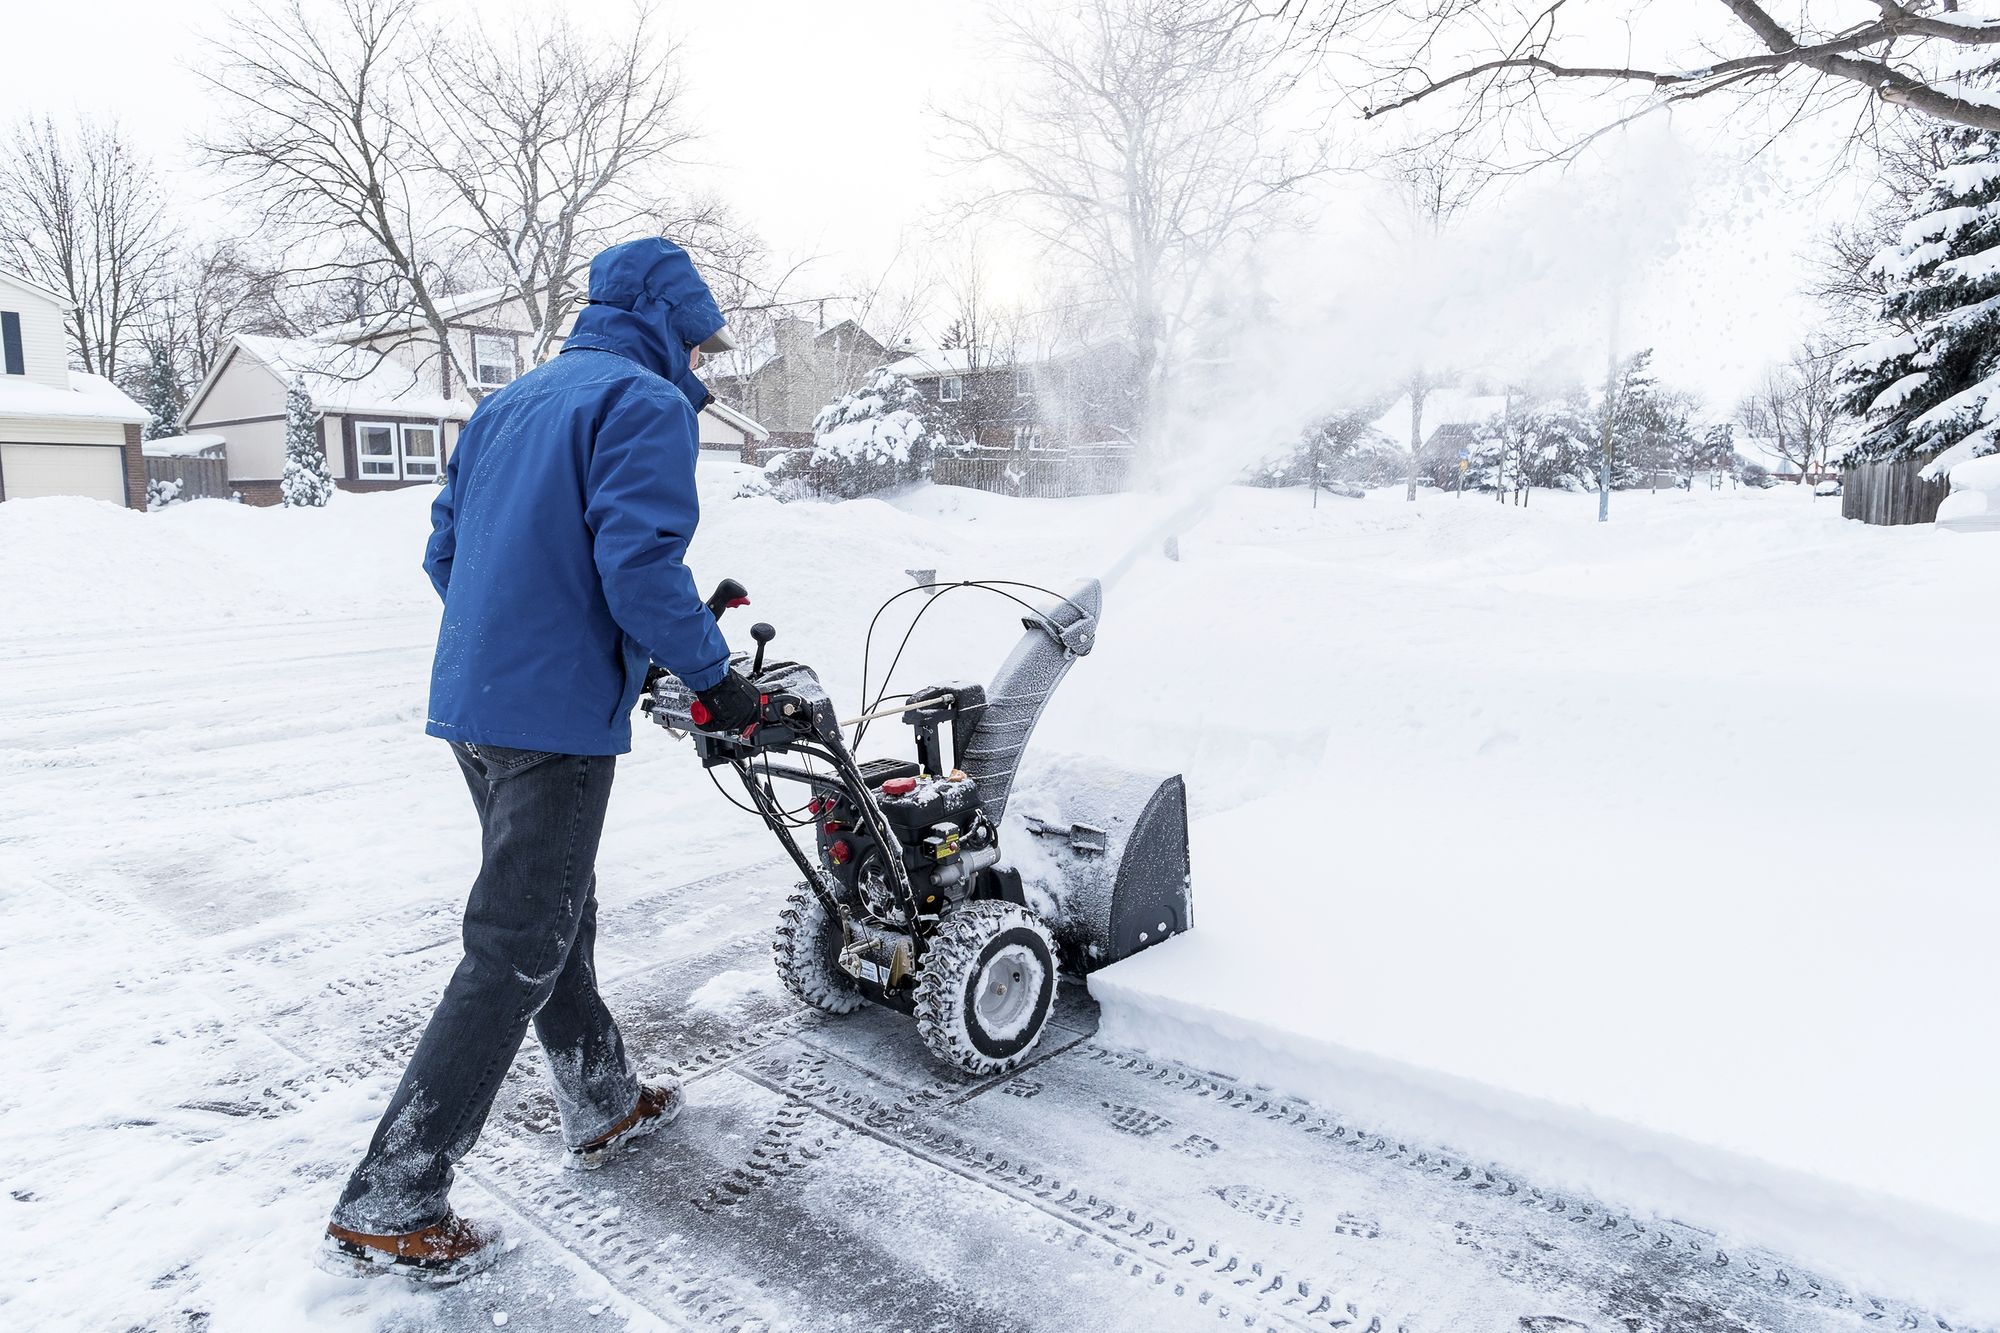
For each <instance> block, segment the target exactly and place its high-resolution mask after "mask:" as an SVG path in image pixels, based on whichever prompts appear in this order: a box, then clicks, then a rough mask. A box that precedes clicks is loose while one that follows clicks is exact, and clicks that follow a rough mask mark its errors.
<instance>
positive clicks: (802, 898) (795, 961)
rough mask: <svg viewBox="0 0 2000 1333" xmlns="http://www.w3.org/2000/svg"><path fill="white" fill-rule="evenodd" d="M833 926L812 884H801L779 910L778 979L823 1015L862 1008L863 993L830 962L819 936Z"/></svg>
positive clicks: (774, 951)
mask: <svg viewBox="0 0 2000 1333" xmlns="http://www.w3.org/2000/svg"><path fill="white" fill-rule="evenodd" d="M830 928H835V927H833V924H832V918H831V917H829V916H828V915H827V912H826V908H825V907H824V906H822V905H821V903H820V901H819V899H818V898H817V897H815V896H814V894H813V891H812V889H811V888H810V887H809V886H807V885H805V884H800V885H799V886H798V887H797V888H795V889H793V890H792V893H791V896H790V897H788V898H786V899H785V906H784V908H783V910H782V911H780V912H779V913H778V928H777V930H776V931H775V932H774V933H773V934H772V936H771V961H772V962H774V963H776V964H777V968H778V979H779V980H780V981H782V982H784V984H785V989H786V990H788V991H790V992H791V993H792V996H793V998H795V999H796V1000H798V1001H799V1003H801V1004H804V1005H807V1006H809V1007H811V1008H813V1009H817V1010H819V1011H820V1012H821V1013H823V1014H851V1013H853V1012H854V1011H855V1010H856V1009H859V1008H860V1007H861V1002H862V997H861V992H860V990H859V989H857V988H856V986H855V985H854V982H853V981H852V979H850V978H848V977H847V976H845V975H843V974H842V973H841V972H840V971H839V969H838V968H835V967H831V966H829V965H828V963H827V960H826V955H825V953H824V951H823V950H824V948H825V945H824V943H823V942H822V941H821V940H820V939H819V938H818V937H819V936H820V935H821V934H822V933H823V932H825V931H827V930H828V929H830Z"/></svg>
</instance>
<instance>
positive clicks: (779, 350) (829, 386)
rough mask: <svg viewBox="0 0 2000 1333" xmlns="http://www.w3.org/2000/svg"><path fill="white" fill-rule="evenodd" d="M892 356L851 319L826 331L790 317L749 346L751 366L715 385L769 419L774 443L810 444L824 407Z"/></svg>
mask: <svg viewBox="0 0 2000 1333" xmlns="http://www.w3.org/2000/svg"><path fill="white" fill-rule="evenodd" d="M891 355H892V354H891V351H890V349H889V348H888V347H885V346H884V345H883V344H882V342H881V341H880V340H879V339H877V338H876V337H875V336H874V335H873V334H871V333H869V332H868V331H867V330H866V329H864V328H862V327H861V326H860V325H859V324H857V323H855V322H854V321H853V320H851V319H843V320H841V321H840V322H839V323H838V324H834V325H832V326H831V327H828V328H824V329H822V328H818V327H816V326H815V325H814V324H813V322H812V321H811V320H807V319H797V318H793V317H789V316H788V317H786V318H783V319H780V320H778V321H777V322H776V323H775V324H773V325H772V328H771V336H770V338H769V339H768V340H766V341H765V342H764V344H763V345H762V346H761V347H759V348H754V349H747V360H748V362H749V365H748V368H747V369H744V370H739V371H737V372H735V373H733V374H727V375H718V376H715V377H714V378H713V379H711V380H710V381H709V388H710V389H712V390H713V391H714V393H715V395H716V396H717V397H718V398H722V399H726V400H727V401H728V402H729V403H730V404H731V405H732V406H734V407H736V408H738V409H740V410H741V411H743V412H744V413H746V414H748V415H749V416H750V417H752V418H753V419H755V420H757V421H759V422H761V423H763V425H764V426H766V427H767V428H768V429H769V431H770V433H771V438H772V442H773V443H774V444H785V445H797V444H804V443H807V442H808V441H810V440H811V439H812V428H813V418H814V417H817V416H818V415H819V413H820V410H821V409H822V408H824V407H825V406H826V405H827V404H828V403H831V402H833V401H834V400H836V399H838V398H840V397H841V396H842V395H844V394H846V393H849V392H851V391H852V390H854V389H856V388H859V387H860V385H861V382H862V381H863V380H865V379H867V378H868V372H869V371H871V370H874V369H875V368H876V367H877V366H880V365H882V364H883V363H884V362H886V361H888V360H890V359H891Z"/></svg>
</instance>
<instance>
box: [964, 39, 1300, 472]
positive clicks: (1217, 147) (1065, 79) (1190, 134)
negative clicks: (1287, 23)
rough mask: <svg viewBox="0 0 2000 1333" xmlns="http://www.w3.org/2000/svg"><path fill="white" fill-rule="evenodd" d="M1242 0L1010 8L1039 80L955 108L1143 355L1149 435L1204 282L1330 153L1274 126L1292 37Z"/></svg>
mask: <svg viewBox="0 0 2000 1333" xmlns="http://www.w3.org/2000/svg"><path fill="white" fill-rule="evenodd" d="M1236 9H1237V6H1236V5H1234V4H1232V3H1228V0H1080V3H1079V4H1077V5H1076V6H1075V7H1074V9H1073V11H1071V12H1069V13H1068V14H1066V15H1064V16H1061V17H1057V18H1045V17H1042V16H1040V15H1038V14H1033V13H1008V14H1003V15H1000V16H998V17H996V23H997V24H998V28H999V31H998V34H997V40H996V46H997V49H998V51H999V52H1000V53H1001V55H1002V56H1003V58H1006V59H1009V60H1011V61H1014V62H1016V63H1017V64H1018V65H1020V66H1021V68H1022V69H1023V71H1024V77H1023V78H1022V79H1021V80H1020V82H1019V83H1018V85H1017V87H1016V91H1015V94H1014V95H1013V96H1012V98H1011V99H1009V100H1005V101H1002V102H999V103H995V104H988V105H981V106H971V107H968V108H965V109H962V110H946V111H943V112H941V113H940V114H941V115H942V116H943V118H944V119H945V120H946V121H947V122H948V123H949V125H950V126H951V128H952V131H953V136H954V143H953V144H952V151H953V153H954V155H955V156H956V157H957V158H958V159H959V160H960V161H961V162H962V163H964V164H966V165H968V166H970V167H974V168H977V169H980V170H981V171H983V172H984V173H985V175H986V177H987V178H988V179H990V180H992V181H993V182H994V184H993V185H992V188H991V189H990V190H988V191H986V193H985V194H984V196H983V199H982V201H981V202H982V205H983V206H987V207H990V206H992V205H995V204H1001V205H1005V206H1006V208H1007V210H1008V216H1009V218H1010V220H1011V221H1013V222H1015V223H1017V224H1018V225H1020V226H1022V227H1024V228H1025V229H1026V230H1027V231H1028V232H1029V233H1030V234H1031V235H1032V236H1034V237H1035V238H1038V239H1039V240H1040V241H1041V242H1042V243H1043V244H1044V245H1045V246H1046V247H1047V249H1048V251H1049V252H1051V253H1052V254H1054V255H1057V256H1059V257H1061V258H1062V259H1064V260H1066V261H1067V262H1068V263H1069V264H1070V265H1072V266H1073V267H1075V268H1076V269H1078V270H1080V271H1081V272H1083V273H1086V274H1088V275H1089V276H1090V277H1091V278H1093V279H1094V280H1095V285H1096V286H1097V287H1098V288H1100V289H1101V290H1102V291H1103V292H1104V293H1105V296H1106V300H1107V304H1108V306H1109V308H1110V309H1111V310H1112V311H1113V312H1114V316H1113V321H1112V322H1113V323H1114V324H1115V325H1116V327H1117V330H1118V332H1119V333H1120V334H1122V335H1123V336H1124V337H1125V338H1126V339H1127V340H1128V341H1129V343H1130V346H1131V349H1132V353H1133V355H1134V357H1135V358H1136V360H1137V362H1138V366H1139V375H1138V377H1137V382H1138V384H1139V385H1140V386H1141V389H1140V397H1141V401H1140V402H1139V403H1138V404H1137V411H1136V413H1135V416H1136V418H1137V421H1138V423H1139V430H1140V438H1141V439H1142V440H1145V441H1149V442H1150V443H1151V444H1152V445H1153V447H1155V448H1157V446H1158V443H1159V441H1158V440H1157V439H1153V438H1152V437H1153V434H1154V426H1155V425H1156V424H1157V423H1156V422H1155V421H1154V420H1153V417H1154V413H1155V410H1156V408H1157V406H1158V403H1159V398H1160V389H1161V387H1162V384H1163V382H1164V379H1165V376H1166V375H1167V373H1168V370H1169V368H1170V366H1171V365H1172V362H1173V359H1174V356H1175V354H1176V353H1177V352H1178V351H1179V350H1180V344H1181V343H1182V341H1183V339H1184V336H1185V334H1186V332H1187V330H1188V327H1189V324H1190V315H1191V313H1192V312H1193V311H1194V309H1195V308H1196V302H1197V301H1198V300H1199V298H1200V296H1201V294H1202V288H1203V285H1204V280H1205V279H1206V278H1207V277H1208V276H1209V275H1210V274H1211V273H1212V272H1213V269H1214V266H1215V265H1216V264H1217V262H1218V261H1220V260H1222V259H1224V258H1226V257H1227V256H1228V255H1229V254H1230V253H1231V252H1232V251H1234V250H1235V249H1237V248H1238V247H1239V246H1240V245H1241V244H1242V243H1243V242H1245V241H1246V240H1248V239H1250V238H1251V237H1253V236H1256V235H1258V234H1260V233H1262V232H1263V231H1264V230H1265V229H1266V228H1267V227H1268V226H1269V225H1270V224H1271V223H1272V221H1273V220H1274V219H1275V218H1276V217H1277V216H1278V215H1279V214H1280V213H1281V212H1282V211H1283V209H1284V206H1285V205H1286V204H1287V202H1288V201H1289V200H1290V199H1291V198H1292V197H1293V196H1294V195H1295V194H1296V193H1297V191H1298V189H1299V187H1300V186H1301V185H1302V184H1303V183H1304V182H1305V181H1306V180H1308V179H1309V178H1311V177H1313V176H1314V175H1317V174H1318V173H1320V172H1322V171H1324V170H1325V169H1326V156H1325V153H1324V151H1323V150H1322V149H1321V148H1320V147H1319V146H1318V145H1317V144H1313V143H1310V142H1309V141H1308V140H1307V139H1306V138H1305V137H1304V136H1299V135H1288V136H1284V137H1282V138H1281V137H1279V136H1278V135H1276V134H1275V133H1274V132H1273V127H1272V122H1273V120H1274V119H1275V117H1276V113H1277V108H1278V103H1279V100H1280V98H1281V97H1282V96H1283V93H1284V91H1285V89H1286V86H1287V85H1286V83H1285V80H1284V79H1283V78H1282V77H1281V76H1280V71H1279V68H1278V62H1279V61H1280V59H1281V58H1282V55H1283V51H1282V43H1280V42H1279V41H1277V40H1274V39H1273V38H1272V37H1271V36H1270V35H1269V34H1268V33H1266V32H1264V31H1261V30H1256V29H1253V28H1251V27H1247V26H1245V25H1243V24H1240V23H1239V22H1237V21H1236Z"/></svg>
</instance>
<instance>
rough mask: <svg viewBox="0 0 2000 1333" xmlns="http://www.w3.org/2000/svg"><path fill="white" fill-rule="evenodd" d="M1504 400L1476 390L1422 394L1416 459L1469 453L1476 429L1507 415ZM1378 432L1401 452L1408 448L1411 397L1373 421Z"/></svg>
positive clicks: (1404, 397) (1401, 398)
mask: <svg viewBox="0 0 2000 1333" xmlns="http://www.w3.org/2000/svg"><path fill="white" fill-rule="evenodd" d="M1507 402H1508V399H1507V396H1506V395H1505V394H1498V393H1480V392H1477V391H1476V390H1469V389H1456V388H1448V387H1446V388H1435V389H1431V390H1429V391H1428V392H1426V393H1425V394H1424V410H1423V417H1422V422H1423V432H1424V442H1423V448H1422V449H1421V450H1419V451H1418V457H1419V458H1453V457H1457V456H1458V455H1459V454H1461V453H1464V452H1469V451H1470V448H1471V445H1472V443H1473V441H1474V439H1475V437H1476V436H1477V435H1478V432H1479V428H1480V427H1481V426H1485V425H1487V424H1488V423H1490V422H1494V421H1498V420H1499V419H1500V418H1501V417H1503V416H1505V415H1507ZM1374 428H1375V429H1376V430H1377V431H1379V432H1381V433H1382V434H1383V435H1385V436H1387V437H1388V438H1389V439H1391V440H1394V441H1395V442H1396V444H1397V445H1398V446H1399V447H1401V448H1404V449H1407V448H1409V444H1410V395H1409V394H1407V393H1405V394H1403V395H1402V396H1401V397H1399V398H1397V399H1396V401H1395V402H1393V403H1391V404H1389V407H1388V409H1387V410H1386V411H1384V412H1383V413H1382V415H1381V416H1379V417H1377V418H1375V427H1374Z"/></svg>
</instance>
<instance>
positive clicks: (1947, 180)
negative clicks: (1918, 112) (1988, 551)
mask: <svg viewBox="0 0 2000 1333" xmlns="http://www.w3.org/2000/svg"><path fill="white" fill-rule="evenodd" d="M1937 134H1938V136H1939V138H1940V140H1941V146H1942V147H1944V148H1945V149H1946V150H1947V154H1946V159H1945V165H1944V166H1943V167H1942V168H1941V169H1940V170H1939V171H1938V173H1937V175H1936V177H1935V179H1934V180H1933V181H1932V183H1931V187H1930V189H1929V190H1927V191H1925V192H1924V193H1923V194H1921V195H1920V196H1918V198H1917V201H1916V205H1915V211H1914V213H1913V214H1912V216H1911V218H1910V220H1909V221H1908V222H1907V223H1906V224H1905V225H1904V227H1903V230H1902V235H1901V237H1900V238H1899V239H1898V240H1897V242H1896V243H1895V244H1893V245H1891V246H1889V247H1888V248H1886V249H1884V250H1883V251H1882V252H1881V253H1880V254H1879V255H1877V256H1876V257H1875V265H1876V268H1877V270H1878V271H1879V272H1880V273H1881V275H1882V277H1883V279H1884V282H1885V285H1886V286H1887V288H1888V294H1887V296H1886V297H1885V298H1884V300H1883V308H1882V314H1883V318H1884V320H1885V322H1887V323H1890V324H1892V325H1895V326H1897V327H1898V328H1900V329H1909V330H1912V331H1911V332H1907V333H1904V332H1898V333H1896V334H1894V335H1893V336H1890V337H1886V338H1883V339H1881V340H1879V341H1877V342H1875V343H1873V344H1871V345H1869V346H1868V347H1865V348H1863V349H1862V350H1861V351H1859V352H1857V353H1855V354H1854V356H1853V357H1851V358H1850V359H1849V361H1848V365H1847V368H1846V370H1845V372H1844V374H1843V376H1842V395H1841V406H1842V408H1844V409H1845V410H1846V411H1847V412H1849V413H1851V414H1853V415H1854V416H1858V417H1861V418H1863V419H1864V431H1863V434H1862V437H1861V439H1860V441H1859V443H1857V444H1856V445H1855V447H1854V449H1853V450H1851V451H1850V452H1849V454H1848V458H1849V460H1851V461H1861V460H1866V459H1881V458H1930V457H1933V456H1935V455H1937V454H1940V453H1943V452H1944V451H1945V450H1947V449H1950V450H1953V453H1954V456H1955V457H1972V456H1976V455H1979V454H1986V453H1991V452H1993V451H1994V450H1995V449H1996V448H2000V133H1996V132H1994V131H1992V130H1974V129H1965V128H1960V127H1956V126H1953V127H1947V128H1942V129H1939V130H1938V131H1937Z"/></svg>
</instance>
